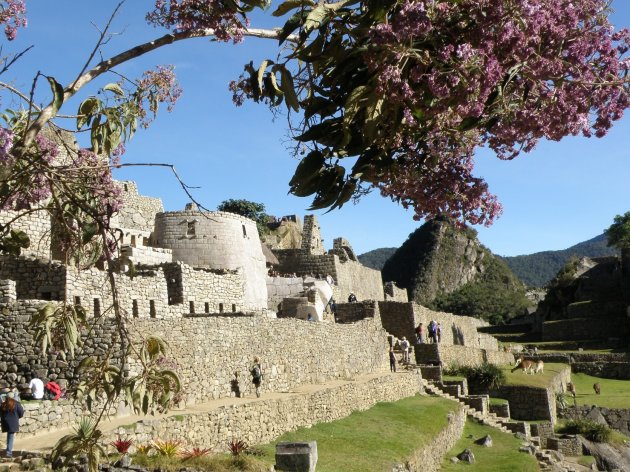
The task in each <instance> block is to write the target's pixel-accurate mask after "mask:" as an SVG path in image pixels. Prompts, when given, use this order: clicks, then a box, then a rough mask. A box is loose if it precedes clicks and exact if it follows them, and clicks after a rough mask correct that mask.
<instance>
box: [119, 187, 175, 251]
mask: <svg viewBox="0 0 630 472" xmlns="http://www.w3.org/2000/svg"><path fill="white" fill-rule="evenodd" d="M118 185H119V187H120V188H121V196H122V199H123V205H122V209H121V210H120V212H119V213H118V216H117V217H118V224H119V225H120V227H121V228H130V229H131V228H133V229H138V230H141V231H146V232H149V233H150V232H151V231H153V225H154V223H155V215H156V214H158V213H160V212H163V211H164V207H163V205H162V200H160V199H159V198H152V197H145V196H143V195H140V194H139V193H138V186H137V185H136V183H135V182H133V181H131V180H126V181H122V182H118ZM143 245H144V244H143Z"/></svg>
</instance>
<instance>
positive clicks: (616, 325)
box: [542, 317, 630, 341]
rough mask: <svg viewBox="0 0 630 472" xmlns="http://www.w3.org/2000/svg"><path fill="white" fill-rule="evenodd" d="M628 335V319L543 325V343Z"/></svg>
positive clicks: (560, 321)
mask: <svg viewBox="0 0 630 472" xmlns="http://www.w3.org/2000/svg"><path fill="white" fill-rule="evenodd" d="M628 334H630V325H629V323H628V318H627V317H616V318H610V317H608V318H605V319H604V320H601V322H593V320H592V319H588V318H574V319H570V320H557V321H546V322H544V323H543V325H542V340H543V341H555V340H558V339H569V340H573V339H576V340H578V339H602V338H608V337H614V338H619V337H624V336H628Z"/></svg>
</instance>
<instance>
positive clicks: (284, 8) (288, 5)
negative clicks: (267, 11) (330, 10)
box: [272, 0, 314, 16]
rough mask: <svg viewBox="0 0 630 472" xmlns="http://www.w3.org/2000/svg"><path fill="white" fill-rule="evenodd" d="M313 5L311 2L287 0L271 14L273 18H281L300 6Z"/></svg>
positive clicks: (306, 0) (309, 0) (308, 0)
mask: <svg viewBox="0 0 630 472" xmlns="http://www.w3.org/2000/svg"><path fill="white" fill-rule="evenodd" d="M313 5H314V3H313V2H312V1H311V0H287V1H285V2H283V3H281V4H280V5H278V8H276V11H274V12H273V13H272V15H273V16H282V15H285V14H287V13H289V12H290V11H291V10H293V9H295V8H298V7H302V6H309V7H311V6H313Z"/></svg>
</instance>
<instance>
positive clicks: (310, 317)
mask: <svg viewBox="0 0 630 472" xmlns="http://www.w3.org/2000/svg"><path fill="white" fill-rule="evenodd" d="M306 321H315V318H313V315H311V314H310V313H309V314H308V316H307V317H306Z"/></svg>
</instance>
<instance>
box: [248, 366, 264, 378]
mask: <svg viewBox="0 0 630 472" xmlns="http://www.w3.org/2000/svg"><path fill="white" fill-rule="evenodd" d="M251 372H252V377H253V378H255V379H259V378H260V377H262V374H261V372H260V367H258V365H255V366H254V367H252V370H251Z"/></svg>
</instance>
